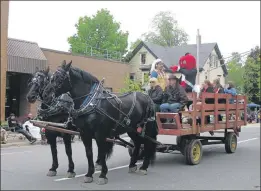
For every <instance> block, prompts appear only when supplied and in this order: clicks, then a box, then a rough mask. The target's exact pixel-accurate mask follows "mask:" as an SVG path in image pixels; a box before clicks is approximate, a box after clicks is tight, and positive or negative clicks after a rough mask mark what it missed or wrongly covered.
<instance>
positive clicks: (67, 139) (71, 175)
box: [63, 134, 76, 178]
mask: <svg viewBox="0 0 261 191" xmlns="http://www.w3.org/2000/svg"><path fill="white" fill-rule="evenodd" d="M71 141H72V140H71V136H70V135H69V136H68V134H65V135H64V136H63V142H64V146H65V152H66V155H67V157H68V161H69V168H68V171H67V177H68V178H74V177H75V175H76V173H75V172H74V162H73V159H72V143H71Z"/></svg>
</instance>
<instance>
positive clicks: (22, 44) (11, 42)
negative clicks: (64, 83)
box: [7, 38, 47, 60]
mask: <svg viewBox="0 0 261 191" xmlns="http://www.w3.org/2000/svg"><path fill="white" fill-rule="evenodd" d="M7 55H9V56H16V57H21V58H31V59H37V60H47V59H46V57H45V56H44V53H43V52H42V50H41V49H40V47H39V46H38V44H37V43H35V42H29V41H25V40H19V39H13V38H8V42H7Z"/></svg>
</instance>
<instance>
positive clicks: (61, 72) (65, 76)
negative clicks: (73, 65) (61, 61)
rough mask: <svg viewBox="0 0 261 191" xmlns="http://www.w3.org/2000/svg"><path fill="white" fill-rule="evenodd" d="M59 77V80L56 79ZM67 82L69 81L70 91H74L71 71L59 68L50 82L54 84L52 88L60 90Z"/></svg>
mask: <svg viewBox="0 0 261 191" xmlns="http://www.w3.org/2000/svg"><path fill="white" fill-rule="evenodd" d="M56 75H57V76H59V78H55V77H54V76H56ZM65 80H68V82H69V90H68V91H70V90H71V89H72V83H71V78H70V74H69V71H67V72H66V71H65V70H64V69H61V68H58V69H57V70H56V71H55V72H54V73H53V75H52V76H51V79H50V82H51V84H52V88H55V89H60V88H61V87H62V85H63V83H64V81H65Z"/></svg>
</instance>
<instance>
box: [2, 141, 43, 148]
mask: <svg viewBox="0 0 261 191" xmlns="http://www.w3.org/2000/svg"><path fill="white" fill-rule="evenodd" d="M40 144H41V142H40V141H39V142H38V141H37V142H35V143H34V144H31V143H29V142H15V143H6V144H1V148H8V147H21V146H34V145H40Z"/></svg>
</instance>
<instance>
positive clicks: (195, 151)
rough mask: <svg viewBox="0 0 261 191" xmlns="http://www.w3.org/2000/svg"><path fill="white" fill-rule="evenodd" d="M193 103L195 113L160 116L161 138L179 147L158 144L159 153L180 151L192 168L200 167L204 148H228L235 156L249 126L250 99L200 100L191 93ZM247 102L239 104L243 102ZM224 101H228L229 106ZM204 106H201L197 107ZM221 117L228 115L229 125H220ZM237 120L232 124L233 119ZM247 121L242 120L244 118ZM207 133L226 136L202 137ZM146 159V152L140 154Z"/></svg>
mask: <svg viewBox="0 0 261 191" xmlns="http://www.w3.org/2000/svg"><path fill="white" fill-rule="evenodd" d="M188 97H189V99H190V101H191V102H192V106H193V111H185V110H182V111H180V112H179V113H160V112H157V113H156V120H157V125H158V131H159V135H171V136H173V138H174V136H175V137H176V144H158V145H157V152H161V153H173V151H180V153H181V154H182V155H184V158H185V161H186V163H187V164H189V165H197V164H199V163H200V161H201V158H202V154H203V149H202V146H203V145H213V144H224V145H225V151H226V152H227V153H234V152H235V151H236V148H237V137H238V136H239V132H241V126H242V125H246V124H247V121H246V120H247V116H246V115H247V112H246V108H247V105H246V101H247V100H246V96H241V95H237V96H231V95H228V94H214V93H204V94H202V97H201V98H200V99H198V98H197V94H196V93H188ZM207 99H208V100H209V99H212V100H213V102H214V103H213V104H206V100H207ZM230 99H234V100H235V104H229V100H230ZM242 99H243V100H244V102H243V103H242V102H239V100H242ZM221 100H223V102H224V100H226V102H225V103H220V102H222V101H221ZM198 102H201V104H200V105H198V104H197V103H198ZM209 115H212V116H214V121H213V122H210V123H206V122H205V120H201V124H198V123H197V120H196V119H197V118H198V117H200V118H201V119H205V117H206V116H209ZM218 115H224V116H225V118H226V120H225V121H218ZM231 115H232V116H234V120H229V119H230V116H231ZM242 115H243V116H244V117H241V116H242ZM183 117H186V118H187V119H188V121H189V122H188V123H187V124H184V123H182V118H183ZM162 119H165V120H164V121H166V119H172V120H173V122H171V123H168V122H165V123H164V122H162ZM205 132H215V133H222V134H223V136H219V137H216V136H211V135H210V136H201V134H202V133H205ZM129 154H130V155H131V154H132V148H129ZM140 157H142V150H141V151H140Z"/></svg>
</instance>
